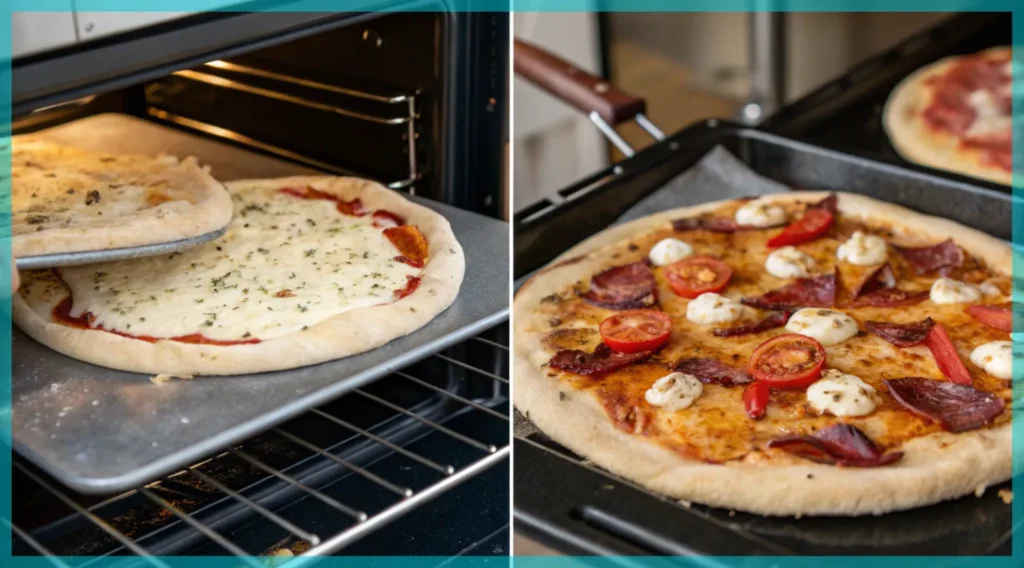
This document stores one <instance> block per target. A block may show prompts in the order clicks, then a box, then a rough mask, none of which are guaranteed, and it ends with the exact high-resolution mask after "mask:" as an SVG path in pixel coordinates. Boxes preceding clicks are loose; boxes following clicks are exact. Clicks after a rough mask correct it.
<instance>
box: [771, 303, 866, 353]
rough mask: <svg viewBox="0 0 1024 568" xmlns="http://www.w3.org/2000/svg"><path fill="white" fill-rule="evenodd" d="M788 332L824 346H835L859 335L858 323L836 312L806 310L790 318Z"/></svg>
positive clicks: (823, 309) (820, 309) (787, 324)
mask: <svg viewBox="0 0 1024 568" xmlns="http://www.w3.org/2000/svg"><path fill="white" fill-rule="evenodd" d="M786 331H789V332H790V333H799V334H800V335H806V336H807V337H810V338H812V339H815V340H817V342H818V343H820V344H822V345H835V344H837V343H842V342H843V341H846V340H847V339H850V338H851V337H853V336H854V335H857V322H856V321H854V319H853V318H851V317H850V316H848V315H846V314H844V313H843V312H839V311H836V310H829V309H825V308H804V309H802V310H799V311H797V312H796V313H795V314H793V315H792V316H791V317H790V318H789V321H788V322H787V323H786Z"/></svg>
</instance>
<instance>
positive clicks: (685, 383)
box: [644, 373, 704, 412]
mask: <svg viewBox="0 0 1024 568" xmlns="http://www.w3.org/2000/svg"><path fill="white" fill-rule="evenodd" d="M703 393H704V385H702V384H700V381H699V380H697V377H694V376H693V375H687V374H685V373H669V374H668V375H665V376H664V377H662V378H660V379H658V380H657V381H654V384H653V385H651V388H649V389H647V392H646V393H644V400H646V401H647V402H648V403H649V404H650V405H651V406H660V407H662V408H664V409H665V410H670V411H672V412H675V411H677V410H683V409H686V408H690V406H692V405H693V403H694V401H696V400H697V399H698V398H700V395H701V394H703Z"/></svg>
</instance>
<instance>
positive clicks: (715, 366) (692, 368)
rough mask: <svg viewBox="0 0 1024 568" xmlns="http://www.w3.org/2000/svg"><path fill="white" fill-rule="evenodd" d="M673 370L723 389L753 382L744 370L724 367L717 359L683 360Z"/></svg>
mask: <svg viewBox="0 0 1024 568" xmlns="http://www.w3.org/2000/svg"><path fill="white" fill-rule="evenodd" d="M675 370H676V371H679V372H680V373H685V374H687V375H693V376H694V377H697V380H699V381H700V382H702V383H715V384H718V385H722V386H723V387H731V386H733V385H741V384H744V383H749V382H750V381H752V380H753V379H752V378H750V374H749V373H747V371H746V369H740V368H738V367H733V366H730V365H726V364H725V363H723V362H721V361H719V360H718V359H711V358H700V357H693V358H690V359H683V360H682V361H679V362H678V363H676V365H675Z"/></svg>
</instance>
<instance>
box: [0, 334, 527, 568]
mask: <svg viewBox="0 0 1024 568" xmlns="http://www.w3.org/2000/svg"><path fill="white" fill-rule="evenodd" d="M507 337H508V332H507V326H505V325H502V326H499V327H497V328H493V329H491V330H488V331H486V332H484V333H483V334H481V335H478V336H473V337H471V338H469V339H468V340H466V341H465V342H463V343H462V344H459V345H456V346H454V347H452V348H450V349H449V350H448V351H447V352H446V353H447V354H445V353H438V354H435V355H433V356H432V357H430V358H428V359H426V360H424V361H421V362H420V363H417V364H416V365H413V366H412V367H409V368H406V369H403V370H400V371H396V372H395V373H393V374H392V375H390V376H388V377H386V378H384V379H381V380H380V381H377V382H375V383H371V384H370V385H367V386H365V387H362V388H359V389H355V390H354V391H353V392H351V393H349V394H347V395H345V396H343V397H341V398H340V399H338V400H336V401H333V402H331V403H328V404H326V405H324V406H322V407H320V408H316V409H312V410H310V411H309V412H308V413H306V414H305V415H303V416H300V417H298V418H296V419H294V420H292V421H290V422H288V423H286V424H283V425H281V426H279V427H277V428H274V429H272V430H270V431H267V432H265V433H263V434H260V435H258V436H256V437H254V438H252V439H249V440H246V441H244V442H242V443H240V444H236V445H233V446H231V447H228V448H225V449H224V450H223V451H221V452H219V453H217V454H216V455H214V456H211V457H209V458H207V459H205V460H203V461H201V462H199V463H196V464H194V465H192V466H190V467H188V468H185V469H183V470H181V471H178V472H176V473H173V474H170V475H167V476H164V477H162V478H160V479H158V480H155V481H153V482H151V483H148V484H146V485H144V486H141V487H137V488H135V489H133V490H129V491H127V492H123V493H120V494H117V495H110V496H102V497H99V496H82V495H78V494H75V493H74V491H73V490H71V489H68V488H65V487H63V486H62V485H61V484H60V483H59V482H57V481H55V480H53V479H52V478H50V477H49V476H47V475H46V474H45V473H43V472H41V471H40V470H38V469H36V468H35V467H34V466H32V465H30V464H28V463H27V462H26V461H24V460H23V459H21V458H20V457H18V456H15V460H14V474H15V480H14V489H15V494H16V496H17V495H26V494H30V493H33V492H35V493H36V494H37V496H36V497H31V498H28V499H30V500H34V501H33V502H35V503H36V505H35V506H34V507H33V508H35V509H36V510H41V509H46V510H48V511H51V512H53V511H55V510H56V507H55V505H57V504H61V505H62V506H63V507H66V508H67V512H68V513H69V514H68V515H66V516H64V517H62V518H59V519H57V520H56V521H55V520H53V519H50V518H47V519H45V520H43V521H39V520H32V519H30V520H29V523H31V524H32V525H34V526H28V524H29V523H26V522H25V520H22V519H19V515H21V516H26V515H27V514H28V513H27V511H26V507H25V506H24V504H21V506H19V503H17V502H16V503H15V506H14V507H13V510H14V511H15V515H14V516H15V518H14V520H13V522H12V521H10V520H8V519H4V518H2V517H0V523H3V524H5V525H8V526H9V527H10V528H11V530H12V532H13V533H14V535H15V538H14V543H13V550H14V551H15V554H19V555H22V554H35V555H43V556H46V557H48V558H49V560H50V561H51V562H52V564H53V565H54V566H57V567H58V568H71V566H72V565H73V566H74V567H75V568H80V567H85V566H88V565H91V564H92V562H94V561H95V560H96V559H98V558H102V557H106V556H111V555H114V556H124V555H129V556H135V557H138V558H134V559H133V561H131V562H128V563H127V564H128V565H132V566H136V565H139V566H154V567H157V568H166V566H167V565H166V564H165V563H164V562H162V561H161V560H160V559H159V558H157V556H164V555H180V554H189V555H190V554H201V555H223V554H229V555H235V556H238V557H240V558H241V560H242V561H243V562H244V563H245V565H248V566H253V567H262V566H265V564H261V563H260V561H259V560H258V559H254V558H253V557H256V556H275V555H279V553H278V551H280V550H288V551H289V553H285V554H284V555H285V556H291V555H294V556H295V557H296V558H294V559H288V560H289V562H291V563H293V564H292V565H294V566H301V565H302V564H303V562H302V561H301V558H302V557H315V556H323V555H328V554H331V553H334V552H336V551H338V550H340V549H342V548H344V547H346V546H349V545H352V544H353V543H356V542H357V541H359V540H360V539H362V538H364V537H365V536H366V535H368V534H369V533H371V532H373V531H375V530H377V529H380V528H381V527H383V526H384V525H386V524H388V523H390V522H392V521H394V520H395V519H396V518H398V517H399V516H401V515H403V514H405V513H407V512H409V511H411V510H413V509H416V508H418V507H420V506H422V505H423V504H425V503H426V502H428V501H430V500H431V499H434V498H436V497H438V496H439V495H441V494H442V493H444V492H446V491H448V490H450V489H452V488H453V487H455V486H457V485H459V484H460V483H463V482H465V481H467V480H469V479H471V478H473V477H475V476H477V475H479V474H481V473H483V472H484V471H485V470H487V469H488V468H490V467H492V466H494V465H495V464H498V463H500V462H502V461H503V460H507V458H508V455H509V452H510V446H509V439H508V437H509V422H510V419H509V416H508V411H509V410H508V378H507V375H508V340H507ZM429 369H434V370H437V369H444V370H445V371H447V372H436V373H434V374H429V371H428V370H429ZM414 390H415V391H417V393H416V394H415V395H413V394H411V391H414ZM368 411H372V412H368ZM325 430H329V432H327V433H325ZM439 440H441V441H444V440H447V442H448V443H447V446H450V447H453V448H457V451H454V452H443V453H442V455H439V452H437V451H434V450H435V449H436V448H438V447H439V446H443V445H444V444H439V443H438V442H439ZM268 448H272V449H268ZM40 500H42V502H48V503H50V506H48V507H44V506H40V505H39V503H40V502H41V501H40ZM16 501H17V498H16ZM300 501H303V502H306V503H307V504H305V505H303V506H302V507H292V505H294V504H296V503H298V502H300ZM314 502H315V504H316V505H317V506H311V504H313V503H314ZM51 514H53V513H51ZM325 519H326V520H325ZM252 527H256V528H252ZM329 528H330V529H331V530H328V529H329ZM254 535H255V536H254ZM70 556H91V557H94V558H93V559H90V560H88V561H84V562H76V563H73V564H69V563H68V561H67V559H66V558H62V557H70ZM282 560H285V559H282Z"/></svg>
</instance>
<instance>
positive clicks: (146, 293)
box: [14, 177, 465, 376]
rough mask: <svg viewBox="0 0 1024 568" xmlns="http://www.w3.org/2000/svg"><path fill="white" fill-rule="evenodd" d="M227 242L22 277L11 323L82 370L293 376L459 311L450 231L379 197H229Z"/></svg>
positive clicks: (335, 187)
mask: <svg viewBox="0 0 1024 568" xmlns="http://www.w3.org/2000/svg"><path fill="white" fill-rule="evenodd" d="M227 188H228V192H229V193H230V196H231V199H232V200H233V202H234V217H233V219H232V221H231V223H230V225H229V226H228V228H227V231H226V232H225V234H224V235H223V236H222V237H220V238H218V239H216V240H214V241H211V242H209V243H206V244H203V245H200V246H198V247H195V248H193V249H189V250H186V251H183V252H175V253H171V254H167V255H161V256H154V257H148V258H142V259H136V260H129V261H119V262H109V263H103V264H93V265H86V266H71V267H64V268H60V269H52V270H45V271H36V272H30V273H27V274H25V275H23V278H24V281H23V284H22V287H21V289H20V290H19V291H18V293H17V295H16V296H15V298H14V321H15V323H16V324H17V325H18V326H19V327H20V328H21V329H22V330H24V331H25V332H26V333H28V334H29V335H30V336H32V337H33V338H34V339H36V340H37V341H39V342H41V343H43V344H45V345H47V346H49V347H51V348H53V349H55V350H57V351H59V352H61V353H64V354H66V355H69V356H71V357H74V358H76V359H80V360H83V361H87V362H90V363H94V364H97V365H103V366H106V367H111V368H114V369H121V370H126V371H135V372H142V373H154V374H174V375H179V376H181V375H188V376H192V375H232V374H242V373H259V372H264V371H273V370H280V369H288V368H294V367H301V366H305V365H311V364H315V363H320V362H323V361H327V360H331V359H338V358H341V357H346V356H349V355H353V354H356V353H361V352H363V351H367V350H369V349H373V348H375V347H378V346H380V345H383V344H385V343H387V342H389V341H391V340H393V339H395V338H398V337H401V336H404V335H407V334H409V333H412V332H413V331H415V330H416V329H418V328H420V327H422V326H423V325H425V324H426V323H427V322H429V321H430V320H431V319H433V318H434V317H435V316H437V315H438V314H439V313H440V312H442V311H443V310H444V309H446V308H447V307H448V306H449V305H451V303H452V302H453V301H454V299H455V296H456V294H457V293H458V289H459V285H460V284H461V282H462V277H463V272H464V266H465V261H464V258H463V253H462V248H461V247H460V246H459V243H458V242H457V241H456V239H455V236H454V235H453V233H452V231H451V227H450V226H449V224H448V222H447V220H445V219H444V218H443V217H442V216H441V215H439V214H437V213H435V212H434V211H431V210H430V209H427V208H426V207H423V206H420V205H417V204H415V203H412V202H410V201H408V200H407V199H405V198H403V197H401V196H399V195H398V194H397V193H395V192H393V191H390V190H388V189H385V188H383V187H381V186H380V185H378V184H376V183H373V182H369V181H365V180H359V179H355V178H334V177H295V178H283V179H271V180H251V181H236V182H230V183H228V184H227Z"/></svg>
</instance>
